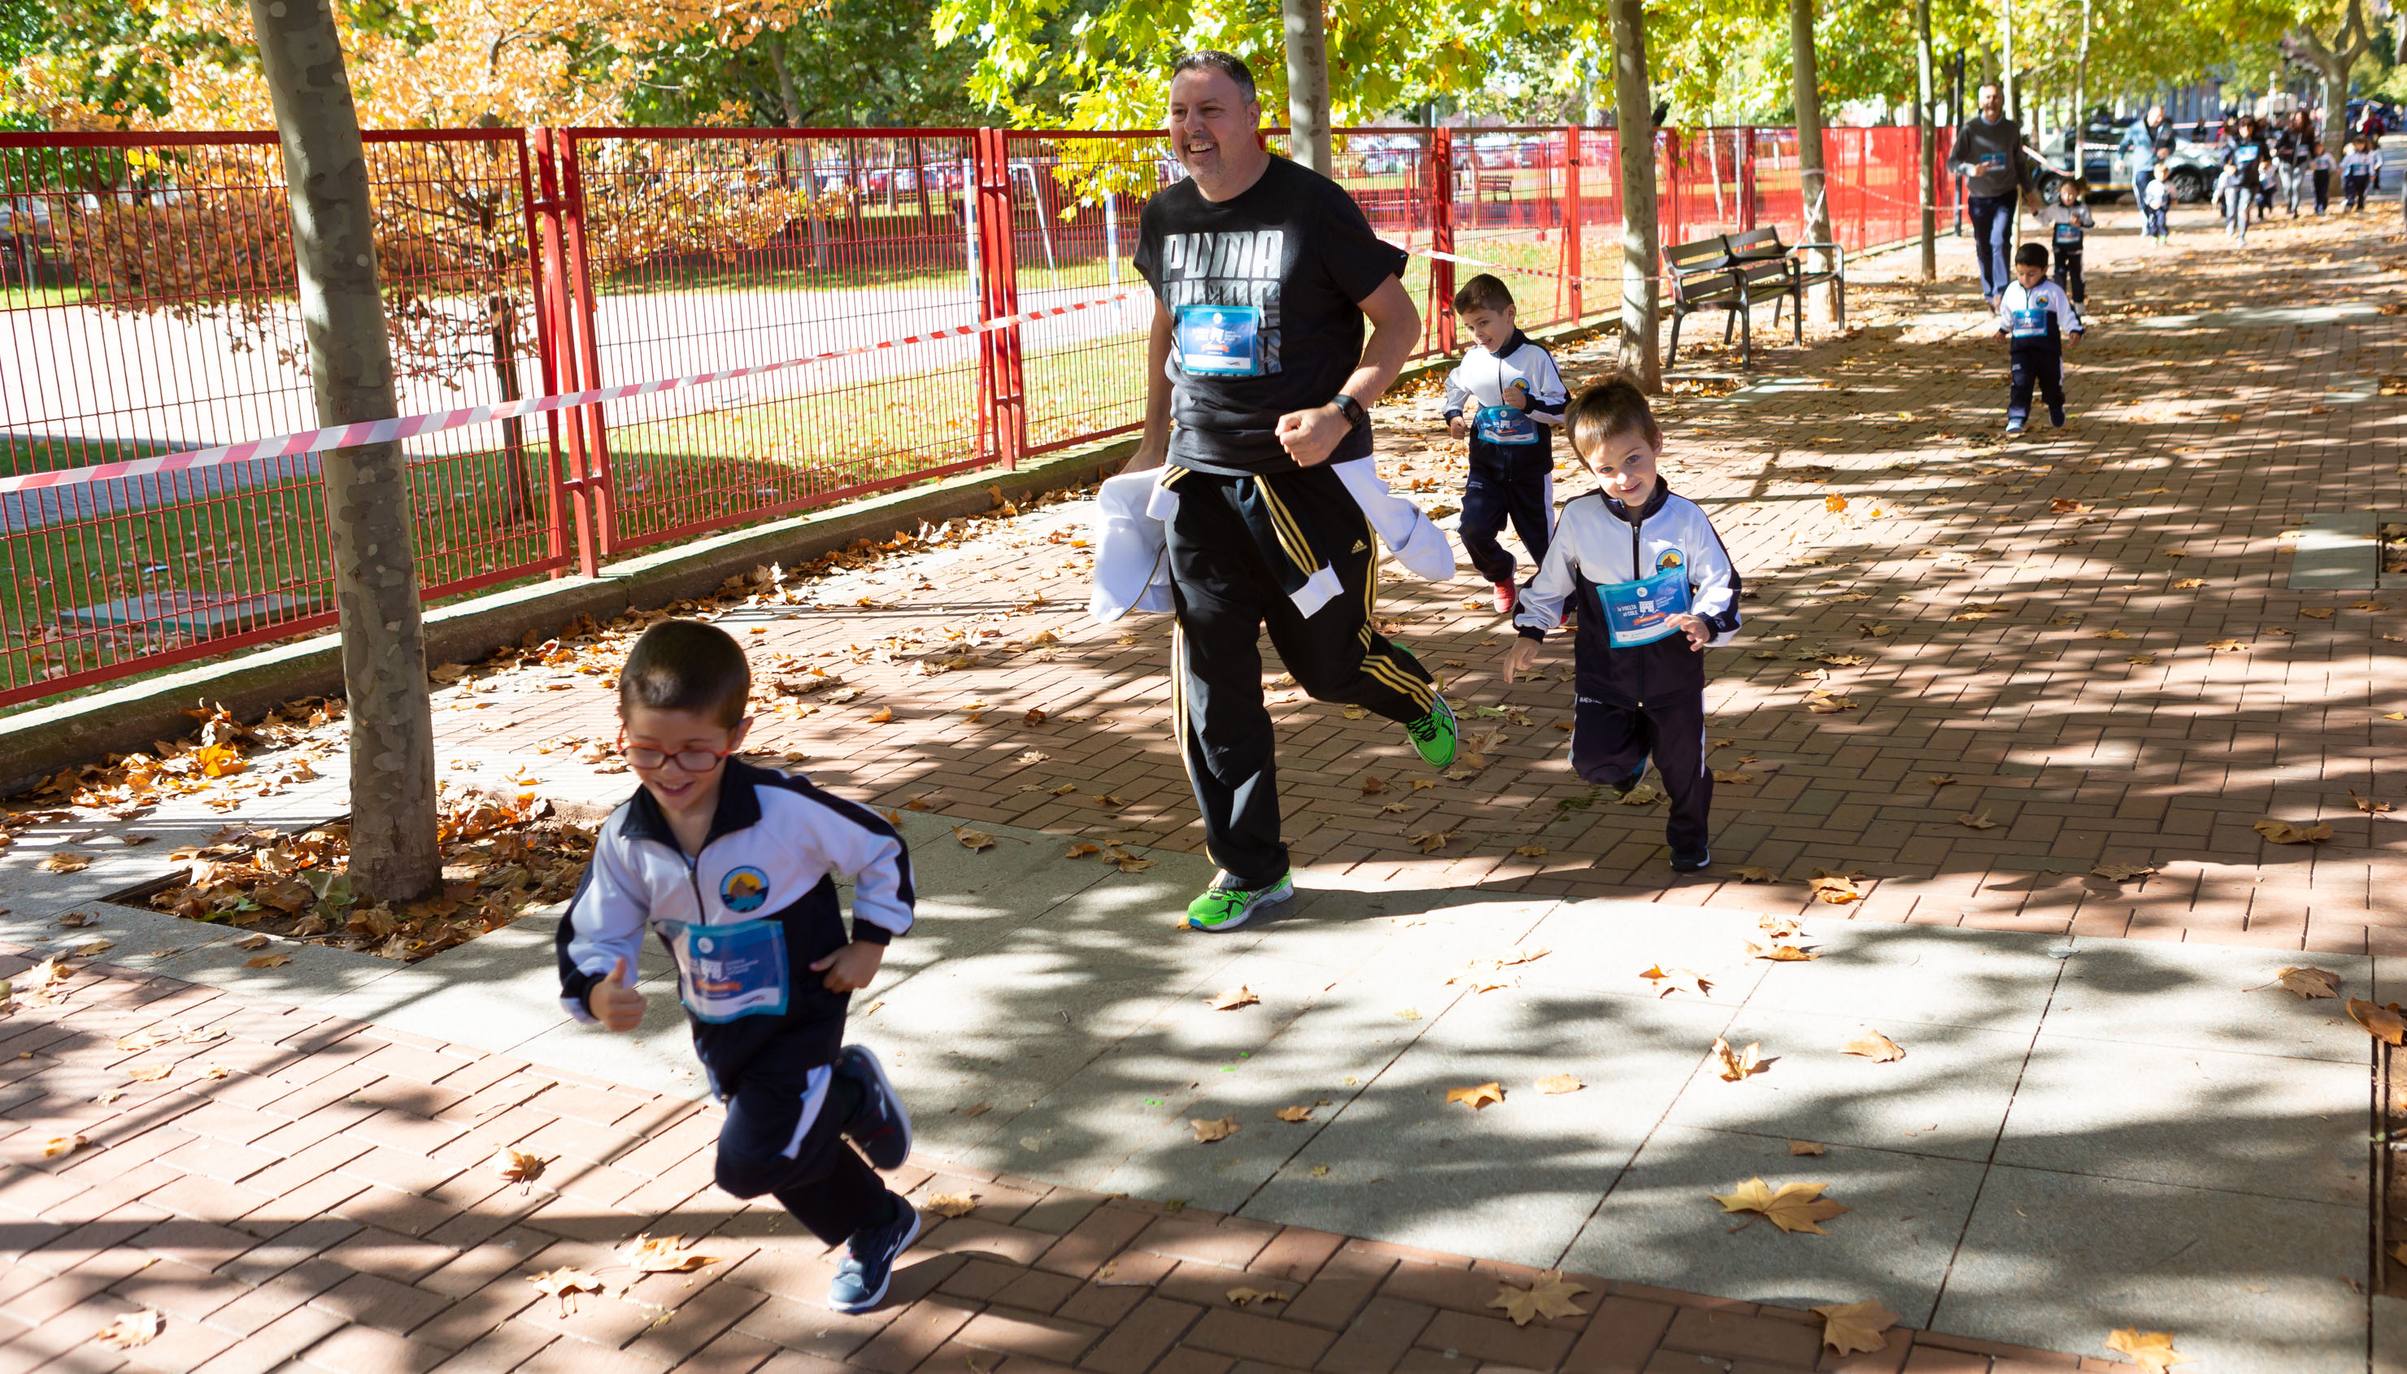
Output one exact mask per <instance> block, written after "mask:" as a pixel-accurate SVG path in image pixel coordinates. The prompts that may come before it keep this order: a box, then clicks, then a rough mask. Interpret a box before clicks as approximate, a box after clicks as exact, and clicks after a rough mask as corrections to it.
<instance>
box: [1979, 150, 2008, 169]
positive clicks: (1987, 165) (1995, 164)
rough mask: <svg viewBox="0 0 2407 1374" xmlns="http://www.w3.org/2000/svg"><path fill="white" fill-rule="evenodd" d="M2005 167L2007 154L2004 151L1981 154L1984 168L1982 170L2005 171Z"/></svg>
mask: <svg viewBox="0 0 2407 1374" xmlns="http://www.w3.org/2000/svg"><path fill="white" fill-rule="evenodd" d="M2005 168H2006V155H2005V154H2004V153H1983V154H1982V155H1981V170H1982V171H1984V172H2001V171H2004V170H2005Z"/></svg>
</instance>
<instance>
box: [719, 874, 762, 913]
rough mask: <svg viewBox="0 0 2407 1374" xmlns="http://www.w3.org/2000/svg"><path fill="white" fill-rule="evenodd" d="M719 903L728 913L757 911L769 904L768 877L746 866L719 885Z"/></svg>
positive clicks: (729, 875) (728, 875)
mask: <svg viewBox="0 0 2407 1374" xmlns="http://www.w3.org/2000/svg"><path fill="white" fill-rule="evenodd" d="M719 901H720V902H721V903H722V904H724V905H725V906H726V908H727V909H728V910H729V911H734V912H746V911H758V910H760V909H761V908H762V907H764V906H766V905H768V903H769V875H768V874H766V873H763V872H761V871H760V870H759V869H757V868H754V867H752V866H751V865H750V864H746V865H745V866H743V867H742V868H737V869H731V870H729V872H728V874H727V876H726V877H725V878H724V879H722V880H721V881H720V883H719Z"/></svg>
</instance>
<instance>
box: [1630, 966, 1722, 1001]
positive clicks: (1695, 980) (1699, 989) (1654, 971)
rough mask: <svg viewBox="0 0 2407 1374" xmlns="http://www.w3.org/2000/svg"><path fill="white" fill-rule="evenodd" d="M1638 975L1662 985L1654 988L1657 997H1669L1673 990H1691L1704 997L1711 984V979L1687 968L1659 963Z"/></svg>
mask: <svg viewBox="0 0 2407 1374" xmlns="http://www.w3.org/2000/svg"><path fill="white" fill-rule="evenodd" d="M1638 976H1639V977H1641V978H1644V979H1647V980H1648V981H1650V982H1656V983H1661V984H1662V985H1663V986H1662V987H1661V988H1658V989H1657V990H1656V992H1655V995H1656V996H1657V997H1669V996H1671V995H1672V994H1673V993H1675V992H1693V993H1695V994H1696V995H1697V996H1699V997H1704V996H1707V995H1708V993H1707V990H1708V989H1710V988H1711V987H1712V986H1713V983H1712V981H1711V980H1709V979H1706V978H1702V977H1699V976H1698V975H1696V974H1694V973H1691V972H1689V971H1688V970H1687V969H1684V968H1674V969H1667V968H1665V967H1663V966H1662V965H1661V964H1656V965H1654V966H1652V967H1650V968H1648V969H1647V970H1646V971H1645V972H1643V973H1641V974H1639V975H1638Z"/></svg>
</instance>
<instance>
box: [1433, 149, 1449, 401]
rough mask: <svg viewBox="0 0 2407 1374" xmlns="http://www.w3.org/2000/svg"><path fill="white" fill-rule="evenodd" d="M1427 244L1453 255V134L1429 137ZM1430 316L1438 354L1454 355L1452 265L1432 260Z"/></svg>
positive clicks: (1441, 259) (1435, 259)
mask: <svg viewBox="0 0 2407 1374" xmlns="http://www.w3.org/2000/svg"><path fill="white" fill-rule="evenodd" d="M1429 196H1430V201H1429V243H1430V246H1431V247H1432V248H1434V249H1436V250H1437V251H1438V252H1440V253H1451V252H1453V251H1454V131H1453V130H1452V129H1432V130H1431V131H1430V133H1429ZM1429 313H1430V314H1431V315H1432V316H1434V317H1436V319H1437V324H1438V352H1440V353H1452V352H1453V351H1454V264H1453V263H1450V262H1448V261H1446V260H1445V259H1444V258H1434V259H1432V260H1431V261H1430V264H1429Z"/></svg>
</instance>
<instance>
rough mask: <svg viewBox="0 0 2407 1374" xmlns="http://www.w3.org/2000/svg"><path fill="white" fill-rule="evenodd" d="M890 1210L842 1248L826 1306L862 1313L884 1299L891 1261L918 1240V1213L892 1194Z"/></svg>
mask: <svg viewBox="0 0 2407 1374" xmlns="http://www.w3.org/2000/svg"><path fill="white" fill-rule="evenodd" d="M886 1196H887V1197H889V1198H891V1199H893V1202H894V1208H893V1211H892V1213H891V1214H890V1215H889V1216H888V1218H887V1219H886V1220H885V1221H882V1222H879V1223H878V1224H877V1225H875V1226H864V1227H862V1228H861V1231H860V1234H858V1235H856V1236H854V1237H853V1238H852V1241H851V1243H850V1244H849V1245H847V1246H846V1247H845V1248H846V1249H847V1250H849V1251H850V1252H851V1253H849V1254H847V1255H846V1256H845V1258H844V1262H843V1263H842V1264H840V1265H837V1266H836V1277H835V1281H834V1282H832V1283H830V1284H829V1285H828V1286H827V1305H828V1306H830V1307H832V1308H834V1309H836V1310H837V1311H839V1312H866V1311H868V1310H869V1309H871V1308H873V1307H875V1306H877V1305H878V1304H879V1303H881V1302H884V1301H885V1300H886V1288H887V1285H889V1284H891V1283H893V1282H894V1261H895V1260H896V1259H897V1258H899V1257H900V1256H901V1255H902V1253H903V1251H905V1250H908V1249H910V1248H911V1242H913V1241H915V1240H917V1239H919V1213H918V1212H917V1211H915V1210H914V1209H913V1208H912V1206H911V1204H910V1203H908V1202H905V1201H903V1200H902V1199H901V1198H899V1197H895V1195H894V1194H892V1193H888V1194H887V1195H886Z"/></svg>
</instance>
